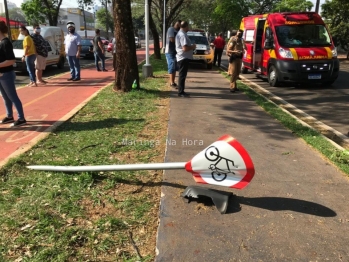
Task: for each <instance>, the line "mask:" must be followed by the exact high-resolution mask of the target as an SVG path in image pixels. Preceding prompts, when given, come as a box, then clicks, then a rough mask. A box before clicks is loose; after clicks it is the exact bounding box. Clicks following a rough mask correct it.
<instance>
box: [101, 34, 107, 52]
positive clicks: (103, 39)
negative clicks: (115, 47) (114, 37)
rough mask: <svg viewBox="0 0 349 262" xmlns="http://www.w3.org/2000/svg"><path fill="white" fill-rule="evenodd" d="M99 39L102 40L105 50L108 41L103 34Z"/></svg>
mask: <svg viewBox="0 0 349 262" xmlns="http://www.w3.org/2000/svg"><path fill="white" fill-rule="evenodd" d="M101 40H102V43H103V45H104V49H105V50H107V47H108V45H109V41H108V40H107V39H106V38H105V37H103V36H101Z"/></svg>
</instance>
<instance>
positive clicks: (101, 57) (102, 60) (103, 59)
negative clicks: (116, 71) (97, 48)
mask: <svg viewBox="0 0 349 262" xmlns="http://www.w3.org/2000/svg"><path fill="white" fill-rule="evenodd" d="M98 57H99V59H100V60H101V64H102V70H103V71H106V69H105V56H104V54H103V53H98Z"/></svg>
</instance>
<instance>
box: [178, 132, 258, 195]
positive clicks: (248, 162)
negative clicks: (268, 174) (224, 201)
mask: <svg viewBox="0 0 349 262" xmlns="http://www.w3.org/2000/svg"><path fill="white" fill-rule="evenodd" d="M217 141H225V142H227V143H228V144H229V145H231V146H232V147H234V148H235V149H236V151H238V153H239V154H240V155H241V157H242V160H243V161H244V162H245V166H246V175H245V176H244V177H243V178H242V179H241V181H240V182H239V183H237V184H235V185H233V186H231V187H230V188H237V189H243V188H244V187H245V186H247V185H248V184H249V183H250V181H251V180H252V178H253V176H254V173H255V170H254V165H253V162H252V159H251V157H250V155H249V154H248V153H247V151H246V149H245V148H244V147H243V146H242V145H241V144H240V143H239V142H238V141H237V140H236V139H235V138H233V137H232V136H230V135H224V136H222V137H220V138H219V139H218V140H217ZM185 170H187V171H188V172H190V173H192V174H193V176H194V180H195V182H196V183H201V184H208V183H207V182H205V180H203V179H202V177H201V176H200V174H199V173H196V172H194V171H193V168H192V166H191V160H190V161H188V162H187V163H186V164H185Z"/></svg>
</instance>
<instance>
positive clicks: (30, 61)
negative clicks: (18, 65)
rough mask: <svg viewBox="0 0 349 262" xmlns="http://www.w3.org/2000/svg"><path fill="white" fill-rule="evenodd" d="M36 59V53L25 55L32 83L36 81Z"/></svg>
mask: <svg viewBox="0 0 349 262" xmlns="http://www.w3.org/2000/svg"><path fill="white" fill-rule="evenodd" d="M35 59H36V55H30V56H26V57H25V63H26V64H27V71H28V73H29V78H30V81H31V82H32V83H36V76H35Z"/></svg>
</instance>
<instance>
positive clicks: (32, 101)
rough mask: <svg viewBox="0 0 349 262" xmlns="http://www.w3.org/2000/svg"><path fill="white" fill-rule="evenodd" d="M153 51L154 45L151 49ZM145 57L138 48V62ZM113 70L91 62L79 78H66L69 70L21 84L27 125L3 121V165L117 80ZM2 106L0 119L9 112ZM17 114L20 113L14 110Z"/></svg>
mask: <svg viewBox="0 0 349 262" xmlns="http://www.w3.org/2000/svg"><path fill="white" fill-rule="evenodd" d="M152 52H153V48H152V46H151V47H150V48H149V53H152ZM145 57H146V50H145V48H142V49H141V50H138V51H137V61H138V63H140V62H142V61H143V60H144V59H145ZM106 68H112V60H111V59H109V60H107V61H106ZM114 74H115V72H114V71H108V72H98V71H96V69H95V67H94V65H91V66H89V67H86V68H82V69H81V81H79V82H71V81H67V79H68V78H69V77H70V73H69V72H67V73H64V74H61V75H58V76H55V77H52V78H50V80H49V83H48V84H46V85H42V86H37V87H22V88H18V89H17V93H18V96H19V98H20V99H21V101H22V104H23V109H24V114H25V118H26V120H27V125H24V126H20V127H16V128H14V127H10V124H0V167H1V166H3V165H4V164H5V163H6V162H7V161H8V160H9V159H10V158H12V157H15V156H18V155H19V154H21V153H23V152H25V151H26V150H28V149H30V148H31V147H32V146H33V145H35V144H36V143H37V142H38V141H39V140H41V139H43V138H44V137H46V136H47V135H48V134H49V133H50V132H51V131H52V130H54V128H55V127H56V126H58V125H60V124H61V123H63V122H64V121H66V120H68V119H69V118H71V117H72V116H73V115H74V114H75V113H76V112H78V111H79V110H80V109H81V108H82V107H83V106H84V105H85V104H86V103H87V102H88V101H89V100H90V99H92V98H93V97H94V96H96V95H97V94H98V92H99V91H100V90H102V89H103V88H104V87H106V86H108V85H109V84H110V83H111V82H113V81H114V78H115V75H114ZM1 107H2V111H0V112H2V113H0V119H2V118H4V117H5V116H6V114H5V109H4V105H2V106H1ZM1 107H0V108H1ZM14 116H15V118H16V117H17V112H16V111H15V110H14Z"/></svg>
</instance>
